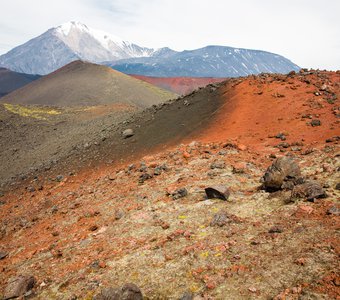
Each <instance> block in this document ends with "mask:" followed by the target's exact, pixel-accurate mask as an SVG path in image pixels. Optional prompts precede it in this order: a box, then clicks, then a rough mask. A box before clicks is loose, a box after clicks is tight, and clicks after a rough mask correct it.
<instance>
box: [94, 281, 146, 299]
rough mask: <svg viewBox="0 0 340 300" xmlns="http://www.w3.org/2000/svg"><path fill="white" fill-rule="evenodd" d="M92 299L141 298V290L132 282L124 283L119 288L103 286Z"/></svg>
mask: <svg viewBox="0 0 340 300" xmlns="http://www.w3.org/2000/svg"><path fill="white" fill-rule="evenodd" d="M93 299H94V300H143V294H142V292H141V290H140V289H139V288H138V287H137V286H136V285H135V284H133V283H127V284H124V285H123V286H122V287H119V288H115V289H114V288H105V289H103V290H102V291H101V292H100V294H98V295H96V296H95V297H94V298H93Z"/></svg>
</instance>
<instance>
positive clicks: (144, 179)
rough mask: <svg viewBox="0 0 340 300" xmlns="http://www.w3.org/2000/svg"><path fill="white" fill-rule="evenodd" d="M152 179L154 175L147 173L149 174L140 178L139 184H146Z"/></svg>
mask: <svg viewBox="0 0 340 300" xmlns="http://www.w3.org/2000/svg"><path fill="white" fill-rule="evenodd" d="M151 178H152V175H151V174H149V173H147V172H145V173H143V174H142V175H140V176H139V180H138V182H139V183H144V181H146V180H149V179H151Z"/></svg>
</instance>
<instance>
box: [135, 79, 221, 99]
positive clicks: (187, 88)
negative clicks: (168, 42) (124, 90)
mask: <svg viewBox="0 0 340 300" xmlns="http://www.w3.org/2000/svg"><path fill="white" fill-rule="evenodd" d="M131 76H132V77H134V78H137V79H139V80H143V81H146V82H148V83H150V84H153V85H155V86H157V87H160V88H163V89H165V90H168V91H171V92H174V93H176V94H179V95H186V94H189V93H191V92H192V91H194V90H196V89H197V88H199V87H204V86H206V85H208V84H211V83H216V82H222V81H224V80H226V78H213V77H166V78H165V77H149V76H143V75H131Z"/></svg>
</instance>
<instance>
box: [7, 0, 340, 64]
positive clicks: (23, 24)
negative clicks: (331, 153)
mask: <svg viewBox="0 0 340 300" xmlns="http://www.w3.org/2000/svg"><path fill="white" fill-rule="evenodd" d="M1 2H2V3H1V19H0V54H2V53H5V52H7V51H8V50H10V49H11V48H13V47H15V46H17V45H19V44H22V43H24V42H26V41H27V40H29V39H31V38H33V37H35V36H37V35H39V34H41V33H43V32H44V31H46V30H47V29H48V28H51V27H55V26H57V25H59V24H62V23H65V22H68V21H80V22H82V23H84V24H86V25H88V26H89V27H93V28H95V29H101V30H104V31H107V32H109V33H112V34H114V35H117V36H120V37H121V38H123V39H125V40H128V41H132V42H135V43H137V44H139V45H141V46H147V47H153V48H158V47H164V46H168V47H170V48H173V49H175V50H184V49H195V48H200V47H204V46H206V45H225V46H233V47H242V48H250V49H261V50H266V51H270V52H274V53H278V54H281V55H284V56H286V57H287V58H289V59H290V60H292V61H293V62H295V63H296V64H298V65H300V66H302V67H308V68H320V69H331V70H336V69H340V17H339V16H340V1H339V0H323V1H320V0H285V1H275V0H256V1H255V0H238V1H235V0H233V1H230V0H210V1H205V0H143V1H140V0H58V1H50V0H29V1H27V0H11V1H6V0H1Z"/></svg>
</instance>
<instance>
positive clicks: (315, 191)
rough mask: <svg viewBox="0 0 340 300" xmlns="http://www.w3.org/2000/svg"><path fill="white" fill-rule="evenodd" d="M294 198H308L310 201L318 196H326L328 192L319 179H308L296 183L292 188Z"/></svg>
mask: <svg viewBox="0 0 340 300" xmlns="http://www.w3.org/2000/svg"><path fill="white" fill-rule="evenodd" d="M291 197H292V198H293V199H294V198H306V199H307V200H308V201H314V199H318V198H326V197H327V194H326V192H325V191H324V189H323V187H322V186H321V184H320V183H318V182H317V181H313V180H310V181H306V182H305V183H303V184H299V185H296V186H295V187H294V188H293V190H292V196H291Z"/></svg>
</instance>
